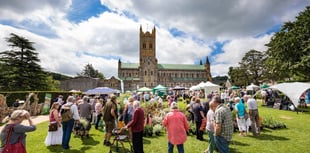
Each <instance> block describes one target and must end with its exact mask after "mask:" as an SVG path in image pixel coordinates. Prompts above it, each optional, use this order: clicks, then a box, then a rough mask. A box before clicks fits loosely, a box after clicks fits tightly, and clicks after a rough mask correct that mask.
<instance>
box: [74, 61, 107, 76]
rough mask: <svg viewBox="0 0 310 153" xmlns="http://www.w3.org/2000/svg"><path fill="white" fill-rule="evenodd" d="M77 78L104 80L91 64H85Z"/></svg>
mask: <svg viewBox="0 0 310 153" xmlns="http://www.w3.org/2000/svg"><path fill="white" fill-rule="evenodd" d="M77 75H78V76H83V77H91V78H100V79H104V75H103V74H102V73H100V72H99V71H98V70H96V69H95V68H94V67H93V65H92V64H86V65H85V66H84V69H83V70H82V72H81V73H79V74H77Z"/></svg>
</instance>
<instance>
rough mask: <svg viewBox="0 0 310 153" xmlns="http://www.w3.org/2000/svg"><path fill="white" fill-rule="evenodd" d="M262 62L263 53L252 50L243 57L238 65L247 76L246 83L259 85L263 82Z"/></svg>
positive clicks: (263, 59) (263, 58)
mask: <svg viewBox="0 0 310 153" xmlns="http://www.w3.org/2000/svg"><path fill="white" fill-rule="evenodd" d="M264 61H265V55H264V53H262V52H260V51H257V50H254V49H252V50H250V51H248V52H247V53H246V54H245V55H244V57H243V58H242V60H241V62H240V63H239V64H240V67H241V69H243V70H245V73H246V75H247V76H248V79H249V80H248V81H249V82H248V83H254V84H260V82H261V81H262V80H263V74H264ZM251 81H252V82H251Z"/></svg>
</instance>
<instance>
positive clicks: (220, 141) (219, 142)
mask: <svg viewBox="0 0 310 153" xmlns="http://www.w3.org/2000/svg"><path fill="white" fill-rule="evenodd" d="M214 140H215V145H216V148H217V149H218V151H219V152H220V153H229V148H228V145H229V141H227V140H226V139H225V138H224V137H222V136H215V137H214Z"/></svg>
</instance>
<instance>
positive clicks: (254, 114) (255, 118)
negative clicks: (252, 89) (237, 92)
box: [244, 95, 260, 136]
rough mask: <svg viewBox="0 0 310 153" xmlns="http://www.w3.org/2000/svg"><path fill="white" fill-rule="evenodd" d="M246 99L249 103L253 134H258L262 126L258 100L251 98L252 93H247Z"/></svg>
mask: <svg viewBox="0 0 310 153" xmlns="http://www.w3.org/2000/svg"><path fill="white" fill-rule="evenodd" d="M244 100H245V101H246V102H247V104H248V109H249V116H250V120H251V130H252V133H253V136H258V135H259V134H260V128H259V114H258V107H257V101H256V100H255V99H254V98H251V95H245V96H244Z"/></svg>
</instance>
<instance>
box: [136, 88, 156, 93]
mask: <svg viewBox="0 0 310 153" xmlns="http://www.w3.org/2000/svg"><path fill="white" fill-rule="evenodd" d="M137 91H138V92H146V91H152V89H150V88H148V87H142V88H139V89H138V90H137Z"/></svg>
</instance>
